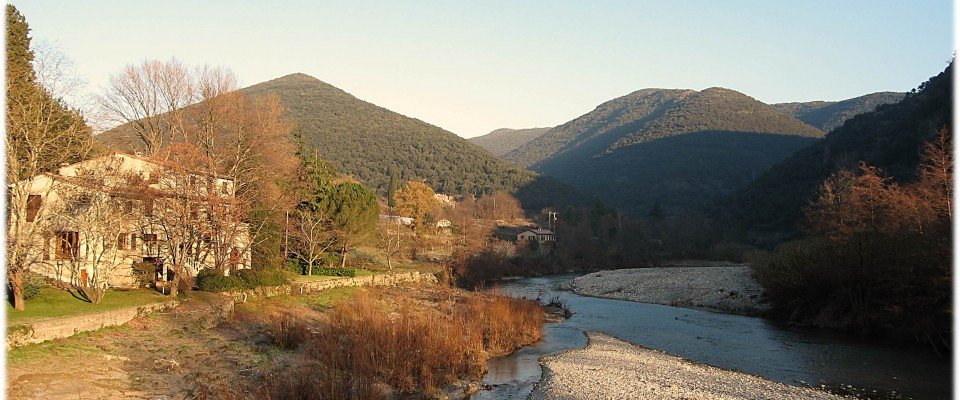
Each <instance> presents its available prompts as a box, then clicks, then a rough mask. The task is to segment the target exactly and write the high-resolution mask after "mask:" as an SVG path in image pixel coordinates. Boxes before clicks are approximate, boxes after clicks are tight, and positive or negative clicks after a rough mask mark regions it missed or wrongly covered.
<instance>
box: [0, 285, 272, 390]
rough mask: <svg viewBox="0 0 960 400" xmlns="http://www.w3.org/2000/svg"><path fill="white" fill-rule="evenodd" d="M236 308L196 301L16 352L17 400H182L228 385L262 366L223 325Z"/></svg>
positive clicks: (201, 297)
mask: <svg viewBox="0 0 960 400" xmlns="http://www.w3.org/2000/svg"><path fill="white" fill-rule="evenodd" d="M230 305H232V300H229V299H226V298H225V297H223V296H220V295H216V294H205V293H196V294H194V295H192V296H191V298H189V299H187V300H186V301H184V303H183V304H182V305H181V306H179V307H177V308H175V309H173V310H171V311H169V312H167V313H162V314H153V315H150V316H147V317H138V318H136V319H134V320H133V321H131V322H130V323H129V324H127V325H125V326H120V327H113V328H106V329H102V330H99V331H96V332H92V333H85V334H79V335H76V336H73V337H70V338H67V339H60V340H54V341H50V342H45V343H41V344H37V345H29V346H25V347H23V348H18V349H15V350H13V351H11V352H9V353H8V355H7V385H8V393H7V395H8V398H11V399H118V398H125V399H182V398H185V397H187V396H192V395H195V394H196V390H197V389H196V388H198V387H199V386H200V385H198V383H199V382H218V381H221V380H229V379H231V378H233V377H236V376H237V375H239V374H242V373H243V372H244V371H245V370H248V369H250V368H252V367H255V366H256V365H257V364H258V363H260V362H262V361H263V358H264V356H263V355H258V353H257V352H256V349H255V347H254V346H255V344H256V343H257V342H258V341H260V340H264V341H265V340H266V339H265V338H263V339H258V338H257V336H258V335H262V334H259V333H256V332H251V331H246V332H245V331H242V330H240V328H238V327H237V326H235V325H233V324H220V322H222V321H223V318H224V315H223V310H224V308H225V307H229V306H230Z"/></svg>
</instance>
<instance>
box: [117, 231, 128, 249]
mask: <svg viewBox="0 0 960 400" xmlns="http://www.w3.org/2000/svg"><path fill="white" fill-rule="evenodd" d="M117 248H118V249H120V250H127V234H126V233H121V234H119V235H117Z"/></svg>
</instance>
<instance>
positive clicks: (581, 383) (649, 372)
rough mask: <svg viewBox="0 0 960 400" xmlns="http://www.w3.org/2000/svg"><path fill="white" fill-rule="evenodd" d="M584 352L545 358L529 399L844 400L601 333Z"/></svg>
mask: <svg viewBox="0 0 960 400" xmlns="http://www.w3.org/2000/svg"><path fill="white" fill-rule="evenodd" d="M587 336H588V337H589V338H590V345H589V346H587V347H586V348H584V349H578V350H570V351H567V352H565V353H561V354H558V355H553V356H549V357H544V358H543V359H542V360H541V363H542V364H543V366H544V372H543V380H541V381H540V383H538V384H537V387H536V388H534V391H533V393H532V394H531V395H530V397H529V399H533V400H544V399H571V400H572V399H651V400H652V399H717V400H725V399H738V400H739V399H756V400H760V399H764V400H766V399H769V400H781V399H783V400H794V399H796V400H801V399H844V397H840V396H836V395H833V394H830V393H827V392H824V391H820V390H815V389H810V388H801V387H796V386H788V385H784V384H781V383H777V382H773V381H769V380H766V379H763V378H759V377H756V376H753V375H749V374H745V373H742V372H735V371H727V370H723V369H720V368H715V367H711V366H706V365H701V364H696V363H694V362H691V361H687V360H684V359H682V358H679V357H675V356H672V355H669V354H666V353H664V352H661V351H657V350H651V349H647V348H645V347H641V346H636V345H633V344H630V343H628V342H624V341H622V340H619V339H616V338H614V337H611V336H607V335H604V334H601V333H589V334H587Z"/></svg>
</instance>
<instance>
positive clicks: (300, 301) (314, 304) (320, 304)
mask: <svg viewBox="0 0 960 400" xmlns="http://www.w3.org/2000/svg"><path fill="white" fill-rule="evenodd" d="M359 289H360V288H358V287H356V286H346V287H338V288H332V289H327V290H323V291H319V292H316V293H311V294H305V295H281V296H274V297H270V298H267V299H258V300H255V301H252V302H248V303H244V304H240V305H237V307H253V308H254V309H256V308H257V302H259V301H267V302H271V303H280V304H287V305H305V306H307V307H310V308H313V309H316V310H322V309H326V308H330V307H332V306H333V305H334V304H336V303H337V302H340V301H342V300H344V299H346V298H349V297H350V296H353V294H354V293H356V292H357V290H359Z"/></svg>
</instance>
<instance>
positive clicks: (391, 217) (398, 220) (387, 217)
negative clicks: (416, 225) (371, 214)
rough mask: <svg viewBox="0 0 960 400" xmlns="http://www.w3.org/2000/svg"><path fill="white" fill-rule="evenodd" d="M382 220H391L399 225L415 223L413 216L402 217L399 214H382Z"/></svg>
mask: <svg viewBox="0 0 960 400" xmlns="http://www.w3.org/2000/svg"><path fill="white" fill-rule="evenodd" d="M380 222H391V223H395V224H397V225H406V226H411V225H413V218H411V217H401V216H399V215H383V214H381V215H380Z"/></svg>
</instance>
